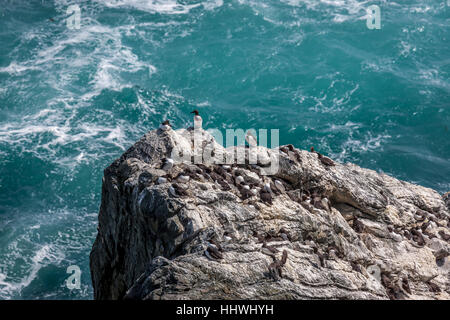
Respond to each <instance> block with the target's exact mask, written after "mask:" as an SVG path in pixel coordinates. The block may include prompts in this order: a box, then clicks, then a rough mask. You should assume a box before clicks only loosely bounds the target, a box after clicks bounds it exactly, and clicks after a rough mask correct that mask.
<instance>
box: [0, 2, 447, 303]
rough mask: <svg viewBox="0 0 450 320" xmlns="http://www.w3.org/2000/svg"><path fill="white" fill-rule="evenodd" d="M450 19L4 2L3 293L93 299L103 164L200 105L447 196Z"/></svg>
mask: <svg viewBox="0 0 450 320" xmlns="http://www.w3.org/2000/svg"><path fill="white" fill-rule="evenodd" d="M73 4H77V5H79V7H80V9H81V16H80V17H81V20H80V22H81V24H80V29H69V28H68V27H67V24H66V19H67V17H68V15H67V13H66V10H67V8H68V7H69V5H73ZM373 4H375V5H378V6H379V7H380V10H381V29H380V30H376V29H375V30H369V29H368V28H367V26H366V17H365V16H366V8H367V7H368V6H370V5H373ZM50 18H51V19H52V20H50ZM449 27H450V3H448V4H447V2H446V1H445V0H420V1H419V0H411V1H403V0H402V1H400V0H397V1H357V0H335V1H333V0H277V1H275V0H272V1H262V0H203V1H201V0H196V1H189V0H184V1H181V0H179V1H176V0H159V1H154V0H102V1H100V0H99V1H76V0H73V1H68V0H67V1H65V0H55V1H49V0H29V1H21V0H16V1H14V0H0V160H1V161H0V299H90V298H92V286H91V284H90V275H89V251H90V248H91V245H92V243H93V240H94V237H95V234H96V223H97V212H98V208H99V203H100V189H101V179H102V174H103V169H104V168H105V167H106V166H107V165H108V164H109V163H111V162H112V161H113V160H114V159H115V158H117V157H118V156H120V154H121V153H122V152H123V151H124V150H126V148H128V147H129V146H130V145H131V144H132V143H133V142H134V141H136V140H137V139H139V137H140V136H141V135H143V134H144V133H145V132H146V131H147V130H149V129H152V128H155V127H156V126H157V125H158V124H159V122H161V121H162V120H163V119H166V118H167V119H170V120H171V122H173V124H174V127H185V126H188V125H189V124H190V123H191V121H192V118H191V114H189V112H190V111H191V110H192V109H194V108H196V109H198V110H200V112H201V113H202V115H203V119H204V127H209V128H219V129H226V128H242V129H248V128H266V129H279V130H280V143H281V144H285V143H292V144H294V145H295V146H297V147H300V148H303V149H309V147H310V146H314V147H315V148H316V149H318V150H320V151H321V152H322V153H325V154H327V155H329V156H331V157H333V158H334V159H336V160H338V161H340V162H347V161H349V162H355V163H357V164H359V165H361V166H363V167H368V168H372V169H375V170H380V171H383V172H385V173H388V174H391V175H393V176H395V177H397V178H400V179H404V180H406V181H410V182H413V183H417V184H420V185H423V186H426V187H431V188H434V189H436V190H437V191H439V192H441V193H443V192H446V191H449V190H450V139H449V138H450V132H449V126H450V80H449V75H450V55H449V49H450V30H449ZM70 265H78V266H79V267H80V268H81V271H82V276H81V289H80V290H77V289H74V290H69V289H67V288H66V287H65V283H64V282H65V279H66V278H67V277H68V276H69V275H68V274H66V269H67V267H68V266H70Z"/></svg>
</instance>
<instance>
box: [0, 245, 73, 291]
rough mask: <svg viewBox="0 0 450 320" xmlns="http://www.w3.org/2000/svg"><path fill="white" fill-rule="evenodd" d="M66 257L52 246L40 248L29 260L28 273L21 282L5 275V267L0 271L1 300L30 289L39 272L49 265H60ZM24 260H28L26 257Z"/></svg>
mask: <svg viewBox="0 0 450 320" xmlns="http://www.w3.org/2000/svg"><path fill="white" fill-rule="evenodd" d="M64 257H65V255H64V252H63V251H61V250H60V249H58V248H56V247H55V246H54V245H52V244H46V245H42V246H40V248H39V249H38V250H37V251H35V254H34V255H33V256H32V257H31V258H30V259H28V264H29V268H28V271H27V272H26V275H25V276H24V277H23V278H21V279H20V280H12V279H11V277H9V276H8V274H6V273H5V272H6V270H5V269H7V267H5V266H3V267H2V268H1V269H0V270H1V271H0V299H10V298H11V297H12V296H14V295H18V294H20V292H21V291H22V290H23V288H26V287H28V286H29V285H30V283H31V282H32V281H33V280H34V279H36V277H37V274H38V272H39V270H41V269H42V268H43V267H45V266H48V265H49V264H56V265H57V264H59V263H60V262H61V261H62V260H63V259H64ZM24 258H25V259H26V257H24ZM14 278H16V277H14Z"/></svg>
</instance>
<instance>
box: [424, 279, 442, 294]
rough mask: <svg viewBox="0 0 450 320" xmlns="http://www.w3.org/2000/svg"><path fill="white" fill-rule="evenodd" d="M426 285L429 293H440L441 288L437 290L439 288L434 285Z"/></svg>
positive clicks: (431, 283) (430, 283) (428, 283)
mask: <svg viewBox="0 0 450 320" xmlns="http://www.w3.org/2000/svg"><path fill="white" fill-rule="evenodd" d="M427 285H428V288H429V289H430V291H431V292H435V293H439V292H441V288H439V286H438V285H437V284H436V283H433V282H431V281H428V282H427Z"/></svg>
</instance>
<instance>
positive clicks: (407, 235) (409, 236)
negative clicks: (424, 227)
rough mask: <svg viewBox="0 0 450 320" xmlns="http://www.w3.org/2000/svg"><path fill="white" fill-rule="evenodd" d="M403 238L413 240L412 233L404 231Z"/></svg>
mask: <svg viewBox="0 0 450 320" xmlns="http://www.w3.org/2000/svg"><path fill="white" fill-rule="evenodd" d="M403 236H404V237H405V238H406V239H408V240H411V233H410V232H409V231H408V230H404V231H403Z"/></svg>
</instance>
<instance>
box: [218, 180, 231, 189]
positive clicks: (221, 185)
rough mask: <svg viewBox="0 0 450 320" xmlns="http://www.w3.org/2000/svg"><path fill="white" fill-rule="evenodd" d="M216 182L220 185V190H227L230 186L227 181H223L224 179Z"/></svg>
mask: <svg viewBox="0 0 450 320" xmlns="http://www.w3.org/2000/svg"><path fill="white" fill-rule="evenodd" d="M217 183H218V184H219V185H220V188H221V189H222V191H228V190H231V187H230V185H229V184H228V183H226V182H225V180H222V179H219V180H217Z"/></svg>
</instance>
